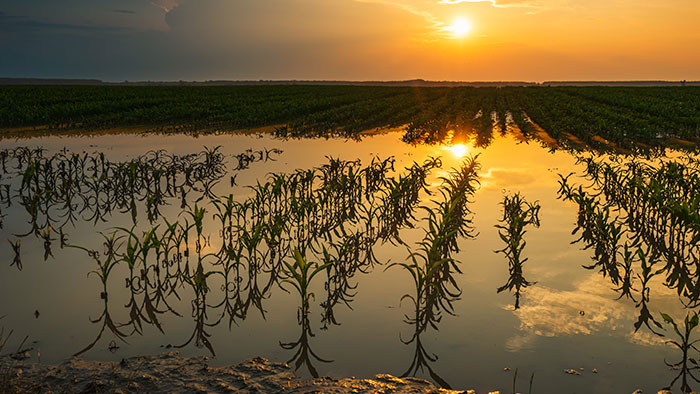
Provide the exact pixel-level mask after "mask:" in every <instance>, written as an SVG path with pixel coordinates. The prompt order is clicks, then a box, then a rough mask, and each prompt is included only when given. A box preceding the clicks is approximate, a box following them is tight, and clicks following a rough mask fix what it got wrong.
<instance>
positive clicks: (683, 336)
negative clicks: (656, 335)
mask: <svg viewBox="0 0 700 394" xmlns="http://www.w3.org/2000/svg"><path fill="white" fill-rule="evenodd" d="M661 316H662V317H663V319H664V321H665V322H666V323H668V324H670V325H671V326H672V327H673V331H674V332H675V333H676V335H677V336H678V339H679V340H668V341H666V343H669V344H671V345H673V346H675V347H677V348H678V349H679V350H680V351H681V352H682V353H683V357H682V358H681V360H680V361H678V362H677V363H669V362H666V365H668V366H669V367H671V368H672V369H675V370H680V372H679V373H678V375H677V376H676V377H675V378H674V379H673V380H672V381H671V383H670V384H669V385H668V387H667V388H666V389H667V390H670V389H671V387H672V386H673V385H674V384H675V383H676V381H677V380H678V379H681V391H682V392H684V393H689V392H691V391H692V389H691V388H690V385H689V384H688V378H690V379H692V380H694V381H696V382H698V383H700V380H698V378H696V377H695V376H694V375H693V371H698V370H700V367H698V363H697V361H695V359H694V358H692V357H690V355H689V354H688V351H689V350H690V349H693V350H695V351H697V350H698V349H697V348H696V347H695V344H696V343H698V342H699V341H700V340H698V339H696V340H692V339H691V336H692V333H693V330H694V329H695V327H697V326H698V314H697V312H693V313H692V317H691V314H690V313H688V314H687V315H686V316H685V319H684V321H683V327H682V330H683V332H681V330H680V329H679V328H678V324H676V322H675V321H674V320H673V318H672V317H671V316H669V315H667V314H665V313H662V314H661Z"/></svg>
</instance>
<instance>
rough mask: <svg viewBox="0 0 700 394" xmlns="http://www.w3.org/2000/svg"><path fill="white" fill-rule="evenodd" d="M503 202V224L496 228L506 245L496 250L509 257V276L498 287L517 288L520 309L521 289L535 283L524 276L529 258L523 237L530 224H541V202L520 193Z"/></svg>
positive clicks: (516, 303)
mask: <svg viewBox="0 0 700 394" xmlns="http://www.w3.org/2000/svg"><path fill="white" fill-rule="evenodd" d="M501 204H502V205H503V219H501V223H502V224H497V225H496V228H498V229H499V232H498V235H499V236H500V237H501V240H502V241H503V242H505V244H506V246H505V248H503V249H501V250H498V251H496V252H497V253H503V254H504V255H505V256H506V258H507V259H508V272H509V276H508V281H507V282H506V284H504V285H503V286H501V287H499V288H498V292H499V293H500V292H502V291H503V290H508V291H513V289H515V309H518V308H519V307H520V293H521V290H522V289H524V288H526V287H528V286H530V285H532V284H534V282H529V281H527V280H526V279H525V276H523V264H524V263H525V262H526V261H527V258H524V259H523V258H522V256H521V254H522V251H523V249H525V244H526V243H525V240H524V239H523V236H524V235H525V233H526V231H525V228H526V227H527V226H529V225H533V226H535V227H539V226H540V219H539V211H540V204H539V202H538V201H535V202H534V203H529V202H527V201H526V200H525V198H523V197H522V196H521V195H520V193H516V194H514V195H512V196H508V195H506V196H505V197H504V198H503V202H502V203H501Z"/></svg>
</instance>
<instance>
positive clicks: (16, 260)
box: [7, 239, 22, 271]
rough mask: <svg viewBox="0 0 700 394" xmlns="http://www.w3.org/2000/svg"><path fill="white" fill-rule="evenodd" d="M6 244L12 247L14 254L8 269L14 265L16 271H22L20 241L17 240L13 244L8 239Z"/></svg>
mask: <svg viewBox="0 0 700 394" xmlns="http://www.w3.org/2000/svg"><path fill="white" fill-rule="evenodd" d="M7 242H9V243H10V246H12V251H13V252H14V257H13V258H12V263H11V264H10V267H12V266H13V265H14V266H15V267H17V269H18V270H20V271H22V256H21V252H22V250H21V249H22V240H20V239H18V240H16V241H15V242H12V241H10V240H9V239H8V240H7Z"/></svg>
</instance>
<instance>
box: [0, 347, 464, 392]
mask: <svg viewBox="0 0 700 394" xmlns="http://www.w3.org/2000/svg"><path fill="white" fill-rule="evenodd" d="M0 392H3V393H26V392H42V393H44V392H54V393H63V392H66V393H130V392H136V393H233V392H240V393H319V392H323V393H400V394H402V393H406V394H408V393H415V394H419V393H442V394H452V393H454V394H457V393H465V394H474V393H475V391H473V390H468V391H457V390H446V389H441V388H438V387H436V386H435V385H433V384H432V383H430V382H428V381H427V380H423V379H419V378H397V377H394V376H392V375H387V374H379V375H376V376H375V377H373V378H371V379H361V378H354V377H351V378H344V379H333V378H330V377H321V378H316V379H301V378H299V377H297V376H296V374H295V373H294V371H293V370H292V369H291V367H289V365H287V364H285V363H275V362H271V361H268V360H267V359H265V358H262V357H256V358H253V359H249V360H246V361H243V362H241V363H239V364H237V365H232V366H226V367H211V366H209V358H208V357H206V356H198V357H183V356H181V355H180V354H179V352H177V351H175V352H167V353H161V354H156V355H150V356H136V357H129V358H125V359H122V361H121V362H101V361H88V360H83V359H80V358H71V359H69V360H67V361H64V362H62V363H60V364H57V365H51V364H39V363H36V362H25V361H14V360H11V359H9V358H7V357H5V358H2V359H0Z"/></svg>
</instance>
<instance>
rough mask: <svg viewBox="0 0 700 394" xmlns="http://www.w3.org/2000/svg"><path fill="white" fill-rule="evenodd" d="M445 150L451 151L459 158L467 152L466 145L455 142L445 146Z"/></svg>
mask: <svg viewBox="0 0 700 394" xmlns="http://www.w3.org/2000/svg"><path fill="white" fill-rule="evenodd" d="M447 150H449V151H450V152H452V154H453V155H454V156H455V157H456V158H458V159H461V158H462V157H464V155H466V154H467V150H468V149H467V146H466V145H464V144H455V145H452V146H450V147H447Z"/></svg>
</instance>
